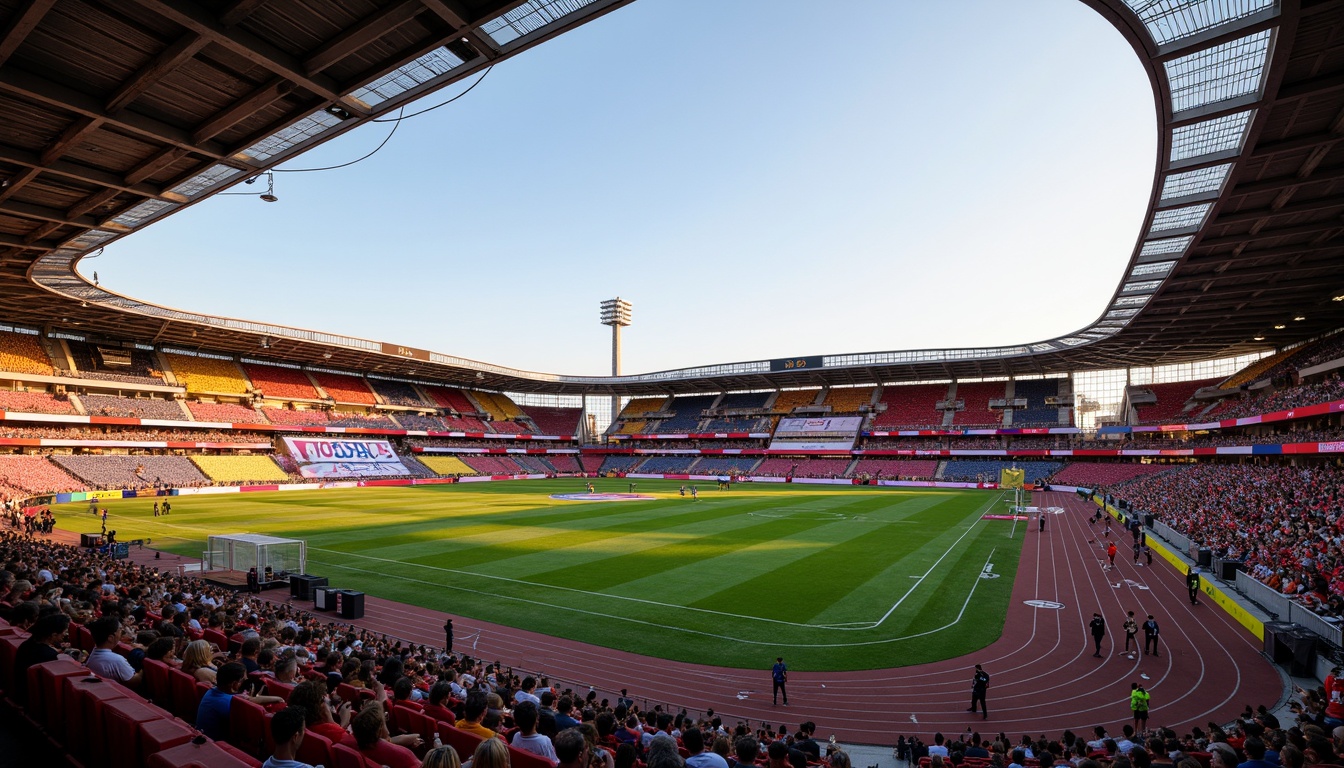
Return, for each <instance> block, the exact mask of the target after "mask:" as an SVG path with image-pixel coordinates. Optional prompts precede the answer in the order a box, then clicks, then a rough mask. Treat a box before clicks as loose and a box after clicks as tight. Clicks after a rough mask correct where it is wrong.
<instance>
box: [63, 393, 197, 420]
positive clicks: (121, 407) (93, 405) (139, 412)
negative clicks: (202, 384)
mask: <svg viewBox="0 0 1344 768" xmlns="http://www.w3.org/2000/svg"><path fill="white" fill-rule="evenodd" d="M79 399H80V400H81V401H83V403H84V410H85V412H86V413H88V414H89V415H90V416H121V417H124V418H128V419H171V420H174V421H186V419H187V415H186V414H185V413H183V412H182V408H181V407H180V406H179V405H178V404H177V401H175V400H160V399H159V398H156V397H116V396H114V395H81V396H80V398H79Z"/></svg>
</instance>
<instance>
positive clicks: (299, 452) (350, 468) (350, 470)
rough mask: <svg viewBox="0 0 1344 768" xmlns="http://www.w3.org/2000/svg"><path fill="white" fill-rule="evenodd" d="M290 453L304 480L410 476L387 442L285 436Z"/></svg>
mask: <svg viewBox="0 0 1344 768" xmlns="http://www.w3.org/2000/svg"><path fill="white" fill-rule="evenodd" d="M285 445H286V446H287V447H288V448H289V454H290V455H291V456H293V457H294V461H296V462H298V465H299V474H301V475H303V476H304V477H315V478H341V477H375V476H384V475H409V474H411V473H410V471H409V470H407V469H406V467H405V465H403V464H402V463H401V458H400V457H399V456H397V452H396V451H394V450H392V445H391V443H388V442H387V441H386V440H331V439H327V438H324V437H286V438H285Z"/></svg>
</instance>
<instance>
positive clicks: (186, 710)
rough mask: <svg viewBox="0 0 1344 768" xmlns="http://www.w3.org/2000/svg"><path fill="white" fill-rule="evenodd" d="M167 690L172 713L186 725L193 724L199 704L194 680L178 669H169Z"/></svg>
mask: <svg viewBox="0 0 1344 768" xmlns="http://www.w3.org/2000/svg"><path fill="white" fill-rule="evenodd" d="M168 688H169V691H168V693H169V701H171V702H172V709H171V711H172V713H173V714H174V715H177V716H178V717H180V718H182V719H183V720H186V721H187V722H188V723H195V722H196V708H197V707H199V706H200V704H201V699H200V696H197V695H196V678H194V677H192V676H191V675H188V674H187V673H186V672H183V671H182V670H180V669H169V670H168Z"/></svg>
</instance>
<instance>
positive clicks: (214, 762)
mask: <svg viewBox="0 0 1344 768" xmlns="http://www.w3.org/2000/svg"><path fill="white" fill-rule="evenodd" d="M147 765H148V766H149V768H188V767H189V766H190V768H246V766H248V765H250V763H245V762H243V761H242V760H239V759H238V758H237V757H235V756H234V755H233V754H232V753H230V752H228V751H226V750H225V749H224V748H223V747H222V746H220V745H219V744H216V743H214V742H210V741H206V742H203V743H201V744H193V743H191V742H187V743H186V744H179V745H177V746H175V747H172V748H169V749H165V750H163V751H162V752H156V753H155V754H154V755H152V756H151V757H150V758H149V762H148V763H147Z"/></svg>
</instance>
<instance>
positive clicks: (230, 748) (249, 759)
mask: <svg viewBox="0 0 1344 768" xmlns="http://www.w3.org/2000/svg"><path fill="white" fill-rule="evenodd" d="M217 743H218V744H219V748H220V749H222V750H224V751H225V752H227V753H229V754H230V755H232V756H233V757H234V758H235V759H236V760H237V761H238V762H240V763H242V764H243V765H249V766H251V767H252V768H261V761H260V760H258V759H256V758H255V757H253V756H251V755H249V754H247V753H246V752H244V751H243V750H241V749H239V748H237V747H235V746H234V745H232V744H230V743H228V742H227V741H221V742H217Z"/></svg>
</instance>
